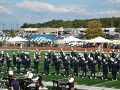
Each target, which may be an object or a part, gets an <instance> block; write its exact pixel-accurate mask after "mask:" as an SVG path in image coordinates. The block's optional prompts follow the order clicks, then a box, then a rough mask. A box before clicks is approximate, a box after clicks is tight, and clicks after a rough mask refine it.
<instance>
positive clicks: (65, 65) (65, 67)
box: [64, 60, 69, 76]
mask: <svg viewBox="0 0 120 90" xmlns="http://www.w3.org/2000/svg"><path fill="white" fill-rule="evenodd" d="M64 69H65V71H64V76H66V75H69V63H68V60H65V62H64Z"/></svg>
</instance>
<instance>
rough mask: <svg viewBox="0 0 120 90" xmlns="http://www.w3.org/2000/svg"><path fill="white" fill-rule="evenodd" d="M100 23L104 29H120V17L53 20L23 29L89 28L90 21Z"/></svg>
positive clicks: (23, 26)
mask: <svg viewBox="0 0 120 90" xmlns="http://www.w3.org/2000/svg"><path fill="white" fill-rule="evenodd" d="M93 20H96V21H99V22H100V23H101V24H102V28H106V27H107V28H110V27H116V28H119V27H120V17H112V18H99V19H86V20H82V19H81V20H73V21H63V20H52V21H48V22H45V23H36V24H32V23H24V24H23V25H22V26H21V28H29V27H31V28H41V27H45V28H46V27H50V28H60V27H63V28H81V27H83V28H88V25H87V23H88V22H89V21H93Z"/></svg>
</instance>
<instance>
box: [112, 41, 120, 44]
mask: <svg viewBox="0 0 120 90" xmlns="http://www.w3.org/2000/svg"><path fill="white" fill-rule="evenodd" d="M112 43H113V44H120V40H113V41H112Z"/></svg>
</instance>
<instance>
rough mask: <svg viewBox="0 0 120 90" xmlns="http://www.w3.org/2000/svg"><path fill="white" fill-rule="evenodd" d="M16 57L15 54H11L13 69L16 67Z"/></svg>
mask: <svg viewBox="0 0 120 90" xmlns="http://www.w3.org/2000/svg"><path fill="white" fill-rule="evenodd" d="M16 62H17V61H16V55H15V52H13V65H14V67H16Z"/></svg>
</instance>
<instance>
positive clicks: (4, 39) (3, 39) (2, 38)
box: [0, 36, 12, 41]
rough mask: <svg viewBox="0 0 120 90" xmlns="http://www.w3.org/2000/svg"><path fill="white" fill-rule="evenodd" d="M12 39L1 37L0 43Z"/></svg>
mask: <svg viewBox="0 0 120 90" xmlns="http://www.w3.org/2000/svg"><path fill="white" fill-rule="evenodd" d="M11 38H12V37H9V36H2V37H0V41H7V40H9V39H11Z"/></svg>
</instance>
